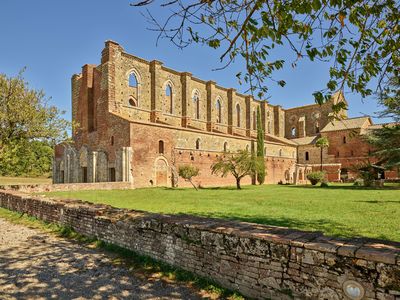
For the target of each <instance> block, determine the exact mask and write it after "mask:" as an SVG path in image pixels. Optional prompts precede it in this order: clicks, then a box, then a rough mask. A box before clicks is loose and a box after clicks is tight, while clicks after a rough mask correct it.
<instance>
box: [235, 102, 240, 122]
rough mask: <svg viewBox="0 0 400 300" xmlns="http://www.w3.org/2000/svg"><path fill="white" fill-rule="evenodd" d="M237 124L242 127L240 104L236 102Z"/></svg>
mask: <svg viewBox="0 0 400 300" xmlns="http://www.w3.org/2000/svg"><path fill="white" fill-rule="evenodd" d="M236 121H237V122H236V126H237V127H240V105H239V103H238V104H236Z"/></svg>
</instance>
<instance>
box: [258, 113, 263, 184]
mask: <svg viewBox="0 0 400 300" xmlns="http://www.w3.org/2000/svg"><path fill="white" fill-rule="evenodd" d="M264 155H265V153H264V130H263V128H262V122H261V111H260V107H258V108H257V157H258V158H259V159H260V164H261V165H260V170H259V171H258V172H257V181H258V183H259V184H263V183H264V181H265V161H264Z"/></svg>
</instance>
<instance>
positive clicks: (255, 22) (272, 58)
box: [131, 0, 400, 103]
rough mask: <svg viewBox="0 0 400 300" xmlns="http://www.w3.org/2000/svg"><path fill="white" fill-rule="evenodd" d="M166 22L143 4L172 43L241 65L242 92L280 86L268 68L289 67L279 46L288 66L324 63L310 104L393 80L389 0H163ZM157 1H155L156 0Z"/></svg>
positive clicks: (395, 21) (395, 52)
mask: <svg viewBox="0 0 400 300" xmlns="http://www.w3.org/2000/svg"><path fill="white" fill-rule="evenodd" d="M160 2H161V4H158V5H160V6H161V8H163V9H164V10H165V11H167V12H168V13H167V15H168V16H167V17H166V18H165V19H162V20H161V19H160V18H156V17H155V16H154V15H153V14H152V12H151V10H152V6H153V5H156V4H155V3H156V1H154V0H143V1H136V2H134V3H132V4H131V5H132V6H145V7H148V8H147V10H146V11H147V14H146V16H147V17H148V19H149V21H150V22H151V24H152V28H151V29H152V30H155V31H158V32H159V38H167V39H169V40H170V41H171V42H172V43H174V44H175V45H176V46H178V47H179V48H184V47H186V46H188V45H190V44H192V43H201V44H206V45H208V46H209V47H211V48H215V49H219V51H220V59H221V62H222V66H221V68H226V67H228V66H229V65H230V64H231V63H232V62H234V61H235V60H239V61H240V62H244V63H245V65H246V71H245V72H244V73H243V74H242V73H238V74H237V77H238V79H239V80H240V81H244V82H245V83H246V84H247V86H248V88H249V89H248V91H250V92H252V93H253V94H254V93H257V94H258V96H259V97H260V98H262V97H263V96H265V94H266V93H267V92H268V87H267V82H268V81H273V82H276V83H277V84H279V85H281V86H284V85H285V81H284V80H280V79H276V78H275V76H274V75H273V73H274V71H276V70H279V69H282V68H283V67H284V66H285V65H287V64H288V61H287V59H286V57H280V56H281V53H282V48H289V49H291V50H292V53H293V56H292V58H291V59H290V62H289V63H291V66H292V67H295V66H296V65H297V63H298V62H299V61H301V60H303V59H308V60H311V61H315V60H320V61H324V62H327V63H329V64H330V71H329V75H330V80H329V81H328V82H327V83H326V86H325V87H324V88H322V87H321V90H319V91H316V92H315V93H314V97H315V100H316V102H317V103H323V102H324V101H326V100H328V99H329V98H330V96H331V94H332V93H333V92H334V91H337V90H341V91H343V92H345V91H352V92H358V93H360V94H361V95H362V96H363V97H365V96H368V95H371V94H372V93H373V92H382V91H385V88H386V86H387V79H388V78H390V77H399V76H400V74H399V73H400V72H399V69H400V68H399V60H400V55H399V51H400V50H399V47H400V43H399V40H400V26H399V22H400V21H399V20H400V8H399V7H400V3H399V1H395V0H373V1H365V0H330V1H327V0H312V1H303V0H291V1H280V0H244V1H239V0H185V1H183V0H164V1H160ZM157 3H159V2H157Z"/></svg>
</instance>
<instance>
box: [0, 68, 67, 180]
mask: <svg viewBox="0 0 400 300" xmlns="http://www.w3.org/2000/svg"><path fill="white" fill-rule="evenodd" d="M22 73H23V72H22V71H21V72H20V73H19V75H18V76H16V77H8V76H6V75H4V74H0V174H1V175H22V174H28V175H41V174H44V173H46V172H49V170H50V168H51V157H52V153H53V151H52V146H53V145H54V144H55V143H57V142H59V141H61V140H63V139H66V138H67V129H68V127H69V122H67V121H66V120H64V119H62V118H61V115H62V113H63V112H61V111H59V110H58V109H57V108H56V107H55V106H49V105H48V99H46V98H45V95H44V93H43V91H37V90H34V89H31V88H29V86H28V83H26V82H25V81H24V79H23V77H22Z"/></svg>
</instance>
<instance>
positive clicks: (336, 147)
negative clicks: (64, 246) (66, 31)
mask: <svg viewBox="0 0 400 300" xmlns="http://www.w3.org/2000/svg"><path fill="white" fill-rule="evenodd" d="M338 101H346V100H345V99H344V98H343V97H342V95H341V94H339V93H338V94H336V95H334V96H333V97H332V99H331V101H330V102H327V103H326V104H324V105H322V106H320V105H318V104H312V105H307V106H301V107H296V108H290V109H285V108H282V107H281V106H279V105H271V104H270V103H268V102H267V101H258V100H255V99H253V97H252V96H250V95H242V94H240V93H238V92H237V91H236V90H235V89H233V88H225V87H221V86H219V85H218V84H217V83H216V82H214V81H204V80H202V79H199V78H196V77H194V76H192V74H191V73H188V72H178V71H175V70H172V69H170V68H168V67H165V66H164V65H163V63H162V62H160V61H157V60H153V61H150V62H149V61H146V60H144V59H141V58H139V57H136V56H134V55H131V54H128V53H126V52H125V51H124V49H123V48H122V47H121V46H120V45H119V44H118V43H116V42H113V41H107V42H106V43H105V48H104V49H103V51H102V56H101V63H100V64H99V65H84V66H83V68H82V73H80V74H75V75H73V76H72V119H73V121H74V123H75V124H77V125H78V126H77V127H76V129H75V130H74V131H73V143H63V144H60V145H57V146H56V154H55V159H54V166H53V182H54V183H73V182H113V181H122V182H131V183H132V186H134V187H147V186H177V185H178V186H185V185H187V183H186V182H184V181H183V179H181V178H180V179H178V175H177V169H178V167H179V166H180V165H183V164H192V165H195V166H197V167H198V168H199V169H200V175H199V176H198V177H196V179H195V181H196V182H197V184H199V185H201V186H211V185H231V184H234V180H232V178H229V177H227V178H221V177H217V176H215V175H212V174H211V170H210V166H211V164H212V163H213V162H214V161H215V159H216V158H217V157H218V156H219V155H224V153H225V152H235V151H237V150H239V149H246V148H247V149H249V150H251V149H252V148H253V147H254V144H255V138H256V112H257V109H258V107H260V111H261V118H262V126H263V129H264V132H265V163H266V169H267V176H266V183H278V182H282V183H305V182H306V175H307V173H309V172H311V171H313V170H319V168H320V161H321V152H320V149H319V148H317V147H316V146H315V141H316V140H317V139H318V138H319V137H321V136H326V137H328V139H329V142H330V146H329V147H328V148H325V149H323V152H322V161H323V169H324V170H325V171H326V173H327V176H328V179H329V180H330V181H338V180H340V179H341V178H343V177H351V176H353V174H352V171H351V166H352V165H354V163H356V162H361V161H363V160H365V159H367V158H368V153H369V151H370V149H369V146H368V145H367V144H366V143H364V142H363V140H362V135H363V134H365V133H366V132H367V131H368V130H369V129H370V128H374V126H379V125H373V124H372V121H371V119H370V118H368V117H360V118H351V119H348V118H345V119H344V120H342V121H332V120H331V118H330V116H331V112H332V103H337V102H338ZM343 114H344V115H346V112H345V111H344V112H343ZM386 176H394V174H392V173H390V172H388V173H387V174H386ZM246 180H247V181H245V182H244V183H251V178H246Z"/></svg>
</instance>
